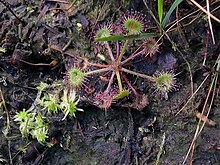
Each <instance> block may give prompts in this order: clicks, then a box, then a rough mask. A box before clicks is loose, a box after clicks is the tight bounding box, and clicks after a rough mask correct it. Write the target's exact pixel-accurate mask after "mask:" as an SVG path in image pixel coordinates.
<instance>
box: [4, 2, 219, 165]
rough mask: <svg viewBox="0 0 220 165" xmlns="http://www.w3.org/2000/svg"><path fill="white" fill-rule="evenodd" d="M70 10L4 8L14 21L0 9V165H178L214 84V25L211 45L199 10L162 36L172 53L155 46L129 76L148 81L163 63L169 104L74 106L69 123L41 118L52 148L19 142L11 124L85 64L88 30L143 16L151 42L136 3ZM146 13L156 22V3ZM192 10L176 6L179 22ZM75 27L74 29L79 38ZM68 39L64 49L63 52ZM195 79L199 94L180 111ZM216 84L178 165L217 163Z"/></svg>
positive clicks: (152, 99) (60, 5) (41, 5)
mask: <svg viewBox="0 0 220 165" xmlns="http://www.w3.org/2000/svg"><path fill="white" fill-rule="evenodd" d="M0 2H1V1H0ZM3 2H4V1H3ZM166 2H167V3H166V4H165V9H166V10H168V8H169V6H170V5H171V4H170V3H169V2H168V1H166ZM71 3H72V2H70V1H65V0H64V1H59V0H51V1H50V0H47V1H46V0H45V1H43V0H42V1H31V0H29V1H25V0H8V1H7V4H10V6H8V7H9V8H10V9H11V10H13V11H14V13H15V14H17V16H18V18H19V19H18V18H15V16H13V15H12V13H11V12H10V9H9V8H7V7H5V6H4V5H3V4H2V3H0V48H1V50H0V87H1V93H2V95H1V97H0V98H1V100H0V101H1V102H0V103H1V104H0V129H1V134H0V156H1V157H0V162H2V163H3V164H55V165H58V164H71V165H72V164H76V165H87V164H88V165H89V164H91V165H94V164H102V165H104V164H106V165H113V164H125V165H127V164H137V165H147V164H149V165H151V164H156V162H157V160H158V161H159V164H163V165H177V164H182V163H183V162H184V159H185V157H186V155H187V152H188V149H189V147H190V144H191V142H192V140H193V137H194V134H195V131H196V128H197V126H198V121H199V118H198V117H196V115H198V112H201V111H202V109H203V105H204V103H205V99H206V96H207V94H208V91H209V87H210V84H211V81H212V80H213V77H214V76H215V75H216V65H215V64H216V62H217V59H218V56H219V52H220V31H219V28H220V24H219V23H217V22H215V21H212V25H213V27H212V28H213V31H214V36H215V41H216V43H215V44H213V42H212V37H211V34H210V28H209V25H208V19H207V17H206V15H204V14H203V13H201V12H200V11H197V12H195V14H192V15H190V16H188V17H187V18H186V19H185V20H183V21H182V22H180V23H179V24H178V27H176V26H175V27H174V28H172V30H171V31H169V32H168V33H167V34H168V36H169V37H170V39H171V40H172V41H173V45H172V44H171V43H170V41H169V40H168V39H167V37H165V36H164V37H163V39H162V40H161V45H160V51H159V53H158V57H157V58H156V60H155V61H154V62H151V63H150V64H149V63H148V62H147V63H142V64H139V66H137V68H136V69H137V70H138V69H142V71H143V72H145V70H146V73H149V72H155V67H158V65H164V66H167V65H168V64H170V63H171V64H170V65H172V69H173V70H174V71H175V73H178V75H177V76H176V80H177V84H178V87H176V90H174V91H172V92H170V93H169V98H168V100H165V99H161V98H159V97H157V96H155V95H154V94H153V93H150V92H148V93H147V95H148V96H149V105H147V106H146V107H145V108H144V109H142V110H141V111H138V110H135V109H132V108H128V107H126V106H122V105H120V104H115V105H113V106H111V108H110V109H109V110H103V109H100V108H98V107H97V106H94V105H91V103H88V102H83V103H80V105H79V106H80V108H82V109H84V112H77V113H76V118H74V117H68V118H67V119H66V120H64V121H62V120H60V118H62V116H61V117H60V116H59V115H58V116H53V117H51V116H50V117H49V118H48V122H49V125H50V129H49V132H50V137H53V138H55V139H56V141H57V142H56V144H55V145H54V146H53V147H50V148H48V147H46V146H42V145H40V144H39V143H37V142H36V141H35V140H34V139H32V138H22V136H21V134H20V132H19V126H18V125H17V123H16V122H14V121H13V116H14V115H15V114H16V112H18V111H21V110H22V109H23V108H26V109H28V108H29V107H30V106H31V105H32V104H33V102H34V100H35V98H36V95H37V90H36V87H37V86H38V85H39V84H40V82H46V83H48V84H52V83H54V82H62V81H63V79H64V77H65V72H66V69H67V68H66V66H67V62H68V61H69V58H72V56H74V55H79V54H90V55H94V53H93V50H94V48H93V44H92V42H91V41H92V36H93V35H94V33H93V31H94V30H95V27H96V26H95V25H97V24H98V23H103V22H105V20H108V21H109V20H112V19H117V17H118V15H120V13H121V12H122V11H126V10H129V9H134V10H137V11H141V12H143V13H144V14H146V18H147V20H148V24H149V25H148V27H149V31H150V32H158V33H159V30H158V27H157V25H156V23H155V21H154V19H153V18H152V16H151V15H150V12H149V11H148V10H147V8H146V6H145V4H144V2H142V1H138V0H134V1H105V2H104V1H95V0H94V1H87V0H85V1H83V0H79V1H76V2H75V3H73V4H72V5H71ZM147 5H148V6H149V7H150V8H151V10H152V12H153V13H154V14H155V16H156V17H157V7H156V2H154V1H152V2H147ZM201 5H205V3H201ZM219 5H220V4H219V3H218V2H212V4H210V6H211V10H214V11H213V14H214V15H216V16H217V17H219V16H220V12H219V9H218V8H217V7H218V6H219ZM216 8H217V9H216ZM197 9H198V8H196V7H195V6H194V5H192V4H191V3H189V2H183V3H182V4H181V5H180V6H179V8H178V19H181V18H183V17H184V16H186V15H188V14H190V13H192V12H194V11H196V10H197ZM219 18H220V17H219ZM175 19H176V15H175V14H173V15H171V19H170V21H173V20H175ZM77 23H80V24H81V25H82V29H80V33H79V31H78V30H79V29H77V28H79V27H77ZM171 25H172V23H171ZM72 36H74V37H72ZM70 39H71V41H72V42H70V44H69V45H68V46H67V47H68V48H67V50H64V51H62V48H63V47H65V46H66V45H67V44H68V42H69V41H70ZM157 39H158V38H157ZM174 45H175V46H176V47H174ZM176 48H178V50H177V49H176ZM205 57H206V58H207V59H206V62H205V66H204V65H203V62H204V58H205ZM158 61H164V62H162V63H161V62H158ZM173 61H175V62H174V64H173V63H172V62H173ZM207 75H209V76H208V78H207V79H205V78H206V76H207ZM204 79H205V81H204V83H203V84H202V86H201V88H200V89H199V90H198V91H197V92H196V94H195V95H194V97H192V99H191V100H190V101H189V102H188V100H189V98H190V97H191V95H192V93H193V92H194V91H196V89H197V88H198V87H199V86H200V84H201V83H202V82H203V80H204ZM136 85H137V86H138V88H139V89H140V88H144V91H148V90H149V91H151V89H150V84H148V85H146V86H143V84H141V83H140V82H138V81H137V84H136ZM218 85H219V82H217V84H216V86H217V88H216V90H215V91H214V102H213V104H212V106H211V112H210V114H209V117H208V118H209V119H210V120H211V122H213V123H214V124H207V125H205V127H204V129H203V130H202V132H201V134H200V135H199V137H198V138H197V140H196V143H195V145H194V152H193V154H189V156H188V158H187V161H186V162H185V164H189V163H190V162H192V164H195V165H202V164H204V165H217V164H220V129H219V123H220V111H219V105H220V102H219V101H220V100H219V90H218ZM192 88H193V90H192ZM211 93H213V91H211ZM210 98H211V97H210ZM4 101H5V106H4ZM210 101H211V99H209V100H208V103H207V104H208V106H209V105H210V104H211V102H210ZM187 102H188V104H186V103H187ZM183 107H184V109H182V108H183ZM181 109H182V110H181ZM180 110H181V111H180ZM207 110H208V108H206V110H205V113H206V112H207ZM7 119H9V121H7ZM200 125H201V124H200ZM8 126H10V128H9V127H8ZM6 131H8V132H6ZM163 142H164V143H163Z"/></svg>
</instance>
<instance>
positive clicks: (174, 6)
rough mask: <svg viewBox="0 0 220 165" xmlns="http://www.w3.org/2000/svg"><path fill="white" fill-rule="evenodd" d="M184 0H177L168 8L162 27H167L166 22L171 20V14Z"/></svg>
mask: <svg viewBox="0 0 220 165" xmlns="http://www.w3.org/2000/svg"><path fill="white" fill-rule="evenodd" d="M182 1H183V0H175V1H174V2H173V4H172V6H171V7H170V9H169V10H168V12H167V14H166V15H165V17H164V19H163V22H162V27H165V26H166V24H167V23H168V22H169V19H170V16H171V14H172V13H173V11H174V10H175V9H176V8H177V6H178V5H179V4H180V3H181V2H182Z"/></svg>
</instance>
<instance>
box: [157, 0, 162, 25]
mask: <svg viewBox="0 0 220 165" xmlns="http://www.w3.org/2000/svg"><path fill="white" fill-rule="evenodd" d="M157 7H158V17H159V21H160V26H162V24H161V23H162V19H163V0H157Z"/></svg>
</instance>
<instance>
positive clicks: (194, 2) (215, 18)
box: [190, 0, 220, 23]
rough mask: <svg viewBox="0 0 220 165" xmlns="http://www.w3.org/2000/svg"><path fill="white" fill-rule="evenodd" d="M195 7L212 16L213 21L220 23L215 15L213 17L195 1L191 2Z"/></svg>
mask: <svg viewBox="0 0 220 165" xmlns="http://www.w3.org/2000/svg"><path fill="white" fill-rule="evenodd" d="M190 1H191V2H192V3H193V4H194V5H196V6H197V7H198V8H199V9H200V10H202V11H203V12H204V13H206V14H207V15H208V16H210V17H211V18H212V19H214V20H215V21H217V22H218V23H220V20H219V19H218V18H217V17H215V16H214V15H212V14H211V13H209V12H208V11H207V10H205V9H204V8H203V7H202V6H201V5H200V4H198V3H197V2H196V1H194V0H190Z"/></svg>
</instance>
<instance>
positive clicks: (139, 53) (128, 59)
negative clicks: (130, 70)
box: [121, 49, 144, 65]
mask: <svg viewBox="0 0 220 165" xmlns="http://www.w3.org/2000/svg"><path fill="white" fill-rule="evenodd" d="M142 54H144V49H143V50H141V51H140V52H137V53H136V54H133V55H131V56H130V57H128V58H127V59H125V60H124V61H122V62H121V65H124V64H125V63H127V62H128V61H130V60H132V59H134V58H135V57H137V56H139V55H142Z"/></svg>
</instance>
